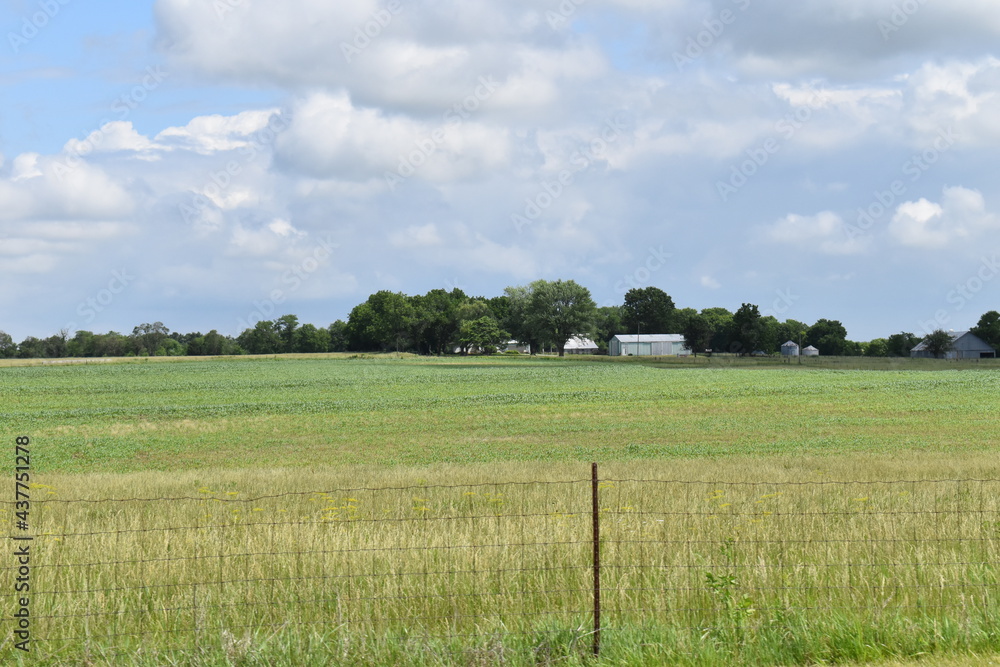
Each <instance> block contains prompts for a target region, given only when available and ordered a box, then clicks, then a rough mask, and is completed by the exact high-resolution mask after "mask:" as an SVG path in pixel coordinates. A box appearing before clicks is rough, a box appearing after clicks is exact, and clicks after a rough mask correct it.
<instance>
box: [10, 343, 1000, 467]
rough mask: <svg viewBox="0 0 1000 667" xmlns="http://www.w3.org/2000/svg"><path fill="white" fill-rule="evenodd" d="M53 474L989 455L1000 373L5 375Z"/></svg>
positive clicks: (383, 364) (381, 364) (53, 370)
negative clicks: (363, 466) (776, 456)
mask: <svg viewBox="0 0 1000 667" xmlns="http://www.w3.org/2000/svg"><path fill="white" fill-rule="evenodd" d="M0 379H2V384H0V406H2V407H0V420H2V422H0V423H2V435H3V436H4V437H6V438H8V439H9V438H11V437H13V436H14V434H15V433H22V432H25V433H30V434H32V436H33V437H34V438H36V439H38V440H39V441H42V442H44V443H45V455H44V456H43V457H42V458H41V459H40V460H39V463H38V464H37V466H36V471H37V472H39V473H57V472H58V473H80V472H115V473H122V472H138V471H149V470H161V471H168V470H191V469H199V468H215V467H223V468H232V467H234V466H239V467H244V468H273V467H276V466H278V467H312V466H316V465H324V466H333V467H338V468H339V467H341V466H352V465H375V466H427V465H439V464H442V463H450V464H480V463H496V462H545V463H561V462H568V461H581V462H588V461H592V460H597V461H602V462H617V461H625V460H634V459H654V460H657V461H662V460H664V459H684V460H688V459H692V458H696V457H711V458H723V459H725V458H728V457H732V456H737V457H747V456H774V455H778V456H792V455H796V456H797V455H803V454H810V455H829V456H844V455H850V454H863V455H874V454H880V455H885V456H887V457H900V456H902V457H908V456H909V454H910V453H912V452H914V451H917V452H922V453H934V452H937V453H947V454H949V455H955V454H958V453H974V452H988V451H991V450H992V447H993V445H994V443H996V442H997V440H998V438H997V436H998V435H1000V419H997V417H998V415H1000V401H996V400H994V397H995V396H997V394H998V389H1000V371H993V370H973V371H950V370H945V371H936V372H931V371H926V372H914V371H877V372H876V371H851V370H824V369H809V368H801V367H795V366H791V367H765V368H715V367H708V366H705V367H696V368H685V367H671V366H665V367H655V366H648V365H640V364H634V363H595V362H581V361H566V362H560V361H559V360H553V359H549V360H544V359H542V360H532V359H518V358H514V359H499V360H497V361H485V362H481V361H476V360H467V359H441V360H435V359H432V360H423V359H398V360H391V359H390V360H385V359H354V360H269V359H267V360H238V361H210V362H201V363H165V364H158V363H145V364H144V363H136V364H110V365H86V366H61V367H44V368H40V367H26V368H6V369H0Z"/></svg>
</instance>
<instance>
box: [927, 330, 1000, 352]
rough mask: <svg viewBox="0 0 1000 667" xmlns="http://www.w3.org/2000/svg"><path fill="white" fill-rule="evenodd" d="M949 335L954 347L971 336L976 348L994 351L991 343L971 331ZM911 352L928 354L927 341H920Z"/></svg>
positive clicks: (949, 333) (950, 333)
mask: <svg viewBox="0 0 1000 667" xmlns="http://www.w3.org/2000/svg"><path fill="white" fill-rule="evenodd" d="M948 335H950V336H951V344H952V345H954V344H955V343H957V342H958V341H959V340H961V339H962V338H965V337H966V336H971V337H972V338H971V340H970V342H972V343H973V344H974V347H976V348H982V349H984V350H992V349H993V348H992V347H990V345H989V343H987V342H986V341H984V340H983V339H982V338H980V337H979V336H977V335H976V334H974V333H972V332H971V331H949V332H948ZM910 351H911V352H926V351H927V339H926V338H924V339H923V340H922V341H920V343H919V344H918V345H917V346H916V347H914V348H913V349H912V350H910Z"/></svg>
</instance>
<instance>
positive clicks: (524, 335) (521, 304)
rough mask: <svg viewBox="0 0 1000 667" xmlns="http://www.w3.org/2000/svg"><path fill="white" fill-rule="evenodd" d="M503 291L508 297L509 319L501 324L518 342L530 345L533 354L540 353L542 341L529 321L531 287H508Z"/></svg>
mask: <svg viewBox="0 0 1000 667" xmlns="http://www.w3.org/2000/svg"><path fill="white" fill-rule="evenodd" d="M503 293H504V296H505V297H507V319H506V320H501V321H500V325H501V326H502V327H503V328H504V329H506V330H507V331H509V332H510V334H511V336H512V337H513V338H514V339H515V340H516V341H517V342H519V343H521V344H523V345H527V346H529V347H530V348H531V354H538V350H539V348H540V347H541V345H542V341H541V340H539V339H538V338H536V333H535V331H534V330H533V329H532V328H531V326H530V324H529V322H528V312H529V310H530V305H531V288H530V287H524V286H519V287H508V288H506V289H504V291H503Z"/></svg>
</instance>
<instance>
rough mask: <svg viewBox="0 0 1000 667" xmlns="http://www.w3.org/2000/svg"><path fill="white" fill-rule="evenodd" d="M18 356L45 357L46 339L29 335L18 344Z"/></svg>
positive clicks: (26, 357) (25, 357)
mask: <svg viewBox="0 0 1000 667" xmlns="http://www.w3.org/2000/svg"><path fill="white" fill-rule="evenodd" d="M17 356H18V357H19V358H21V359H44V358H45V341H43V340H40V339H38V338H35V337H34V336H28V337H27V338H25V339H24V340H22V341H21V344H20V345H18V346H17Z"/></svg>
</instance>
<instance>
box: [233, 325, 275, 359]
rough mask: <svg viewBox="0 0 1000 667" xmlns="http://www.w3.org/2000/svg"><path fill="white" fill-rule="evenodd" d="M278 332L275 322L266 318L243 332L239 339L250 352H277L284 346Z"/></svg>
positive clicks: (242, 345)
mask: <svg viewBox="0 0 1000 667" xmlns="http://www.w3.org/2000/svg"><path fill="white" fill-rule="evenodd" d="M278 332H279V329H278V327H277V325H276V324H275V323H274V322H272V321H270V320H264V321H262V322H258V323H257V324H255V325H254V327H253V329H247V330H245V331H244V332H243V333H241V334H240V336H239V338H238V339H237V341H238V342H239V344H240V347H242V348H243V349H244V350H246V351H247V353H248V354H277V353H279V352H281V351H282V349H283V347H284V342H283V341H282V340H281V336H280V335H279V333H278Z"/></svg>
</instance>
